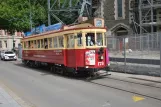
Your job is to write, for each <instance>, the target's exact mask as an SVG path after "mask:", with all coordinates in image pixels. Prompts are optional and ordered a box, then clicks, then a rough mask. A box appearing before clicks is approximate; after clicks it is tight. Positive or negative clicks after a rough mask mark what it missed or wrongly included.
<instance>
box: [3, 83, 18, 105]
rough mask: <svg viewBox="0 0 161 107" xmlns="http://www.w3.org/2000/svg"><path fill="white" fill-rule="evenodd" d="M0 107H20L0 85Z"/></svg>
mask: <svg viewBox="0 0 161 107" xmlns="http://www.w3.org/2000/svg"><path fill="white" fill-rule="evenodd" d="M0 107H21V106H20V105H19V104H18V103H17V102H16V101H15V100H14V99H13V98H12V97H11V96H10V95H9V94H8V93H7V92H6V91H5V90H4V89H3V88H2V87H1V85H0Z"/></svg>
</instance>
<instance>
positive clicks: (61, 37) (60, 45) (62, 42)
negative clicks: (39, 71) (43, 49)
mask: <svg viewBox="0 0 161 107" xmlns="http://www.w3.org/2000/svg"><path fill="white" fill-rule="evenodd" d="M63 39H64V38H63V36H59V37H58V40H59V48H63V47H64V40H63Z"/></svg>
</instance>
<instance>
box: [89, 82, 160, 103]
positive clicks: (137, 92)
mask: <svg viewBox="0 0 161 107" xmlns="http://www.w3.org/2000/svg"><path fill="white" fill-rule="evenodd" d="M88 82H89V83H92V84H96V85H99V86H103V87H107V88H112V89H116V90H120V91H124V92H128V93H132V94H137V95H141V96H144V97H148V98H152V99H155V100H159V101H161V98H157V97H153V96H149V95H146V94H142V93H138V92H134V91H129V90H124V89H121V88H117V87H113V86H109V85H104V84H99V83H95V82H92V81H88Z"/></svg>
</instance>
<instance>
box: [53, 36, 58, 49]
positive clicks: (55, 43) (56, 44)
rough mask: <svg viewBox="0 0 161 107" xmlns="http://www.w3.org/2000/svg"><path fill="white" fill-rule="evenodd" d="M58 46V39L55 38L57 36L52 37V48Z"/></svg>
mask: <svg viewBox="0 0 161 107" xmlns="http://www.w3.org/2000/svg"><path fill="white" fill-rule="evenodd" d="M57 47H58V39H57V36H56V37H54V48H57Z"/></svg>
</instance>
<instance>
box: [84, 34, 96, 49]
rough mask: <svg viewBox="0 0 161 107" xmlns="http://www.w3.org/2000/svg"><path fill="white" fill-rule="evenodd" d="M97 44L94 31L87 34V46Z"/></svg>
mask: <svg viewBox="0 0 161 107" xmlns="http://www.w3.org/2000/svg"><path fill="white" fill-rule="evenodd" d="M94 45H95V37H94V33H87V34H86V46H94Z"/></svg>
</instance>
